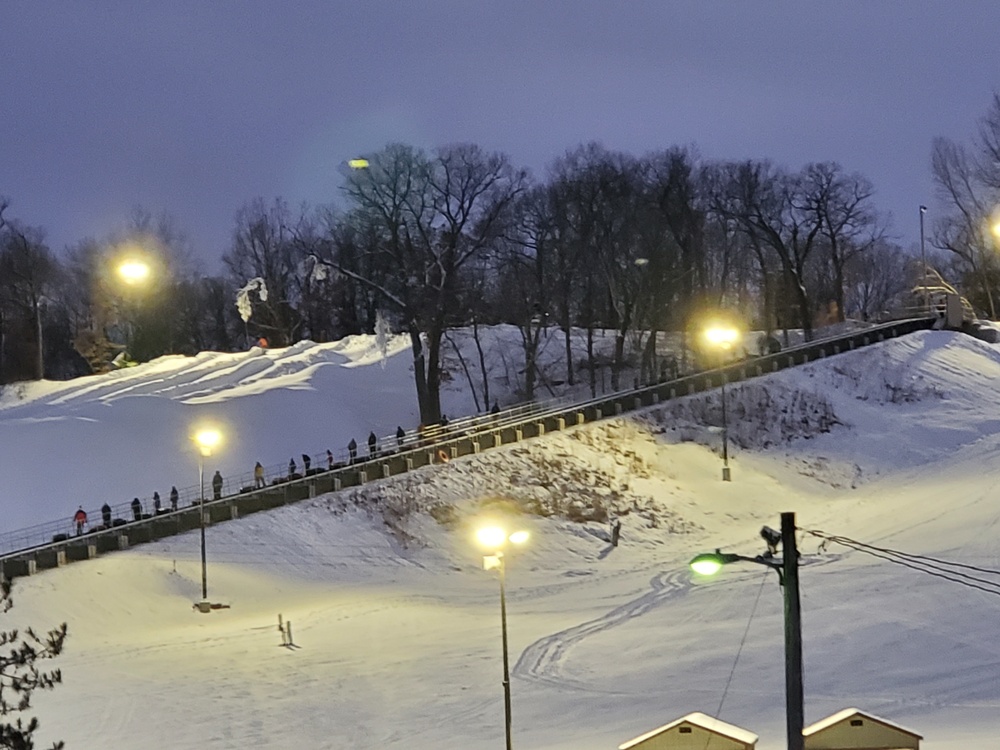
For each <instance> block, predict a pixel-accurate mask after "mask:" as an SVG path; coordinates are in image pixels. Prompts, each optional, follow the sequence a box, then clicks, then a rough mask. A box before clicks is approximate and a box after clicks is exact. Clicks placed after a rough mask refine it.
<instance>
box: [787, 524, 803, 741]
mask: <svg viewBox="0 0 1000 750" xmlns="http://www.w3.org/2000/svg"><path fill="white" fill-rule="evenodd" d="M781 548H782V551H783V552H782V554H783V558H782V576H781V585H782V588H783V589H784V595H785V723H786V726H787V731H788V750H804V744H805V743H804V739H803V737H802V729H803V727H804V724H805V711H804V709H803V698H802V609H801V607H800V605H799V550H798V545H797V543H796V541H795V514H794V513H782V514H781Z"/></svg>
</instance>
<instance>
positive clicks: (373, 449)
mask: <svg viewBox="0 0 1000 750" xmlns="http://www.w3.org/2000/svg"><path fill="white" fill-rule="evenodd" d="M376 453H378V438H377V437H375V433H374V432H369V433H368V457H369V458H375V454H376Z"/></svg>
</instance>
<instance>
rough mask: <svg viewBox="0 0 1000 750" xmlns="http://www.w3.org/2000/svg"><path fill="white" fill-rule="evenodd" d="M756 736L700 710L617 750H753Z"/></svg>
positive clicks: (633, 740)
mask: <svg viewBox="0 0 1000 750" xmlns="http://www.w3.org/2000/svg"><path fill="white" fill-rule="evenodd" d="M756 746H757V735H756V734H754V733H753V732H751V731H749V730H747V729H743V728H742V727H737V726H734V725H732V724H727V723H726V722H724V721H722V720H721V719H714V718H712V717H711V716H708V715H706V714H703V713H701V712H699V711H695V712H694V713H691V714H688V715H687V716H682V717H681V718H679V719H676V720H675V721H672V722H670V723H669V724H664V725H663V726H662V727H659V728H658V729H654V730H653V731H651V732H646V733H645V734H643V735H641V736H639V737H636V738H635V739H632V740H629V741H628V742H625V743H623V744H621V745H619V746H618V750H754V748H755V747H756Z"/></svg>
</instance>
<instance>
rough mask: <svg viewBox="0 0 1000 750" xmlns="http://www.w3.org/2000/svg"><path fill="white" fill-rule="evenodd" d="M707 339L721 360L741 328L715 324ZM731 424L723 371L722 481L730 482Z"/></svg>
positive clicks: (709, 330) (730, 348) (734, 342)
mask: <svg viewBox="0 0 1000 750" xmlns="http://www.w3.org/2000/svg"><path fill="white" fill-rule="evenodd" d="M704 335H705V341H706V342H707V343H708V345H709V346H710V347H712V348H713V349H716V350H717V351H718V352H719V361H720V364H721V362H722V358H723V356H724V355H725V353H726V352H728V351H731V350H732V348H733V347H734V346H735V345H736V343H737V342H738V341H739V340H740V332H739V329H738V328H736V327H734V326H729V325H722V324H713V325H711V326H709V327H708V328H706V329H705V333H704ZM731 480H732V476H731V474H730V472H729V425H728V423H727V421H726V373H724V372H723V373H722V481H723V482H729V481H731Z"/></svg>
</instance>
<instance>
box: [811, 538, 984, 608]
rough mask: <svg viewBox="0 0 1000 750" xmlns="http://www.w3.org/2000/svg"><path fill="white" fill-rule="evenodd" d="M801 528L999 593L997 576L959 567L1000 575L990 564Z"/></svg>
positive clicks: (925, 571)
mask: <svg viewBox="0 0 1000 750" xmlns="http://www.w3.org/2000/svg"><path fill="white" fill-rule="evenodd" d="M801 531H803V532H804V533H806V534H810V535H812V536H814V537H817V538H819V539H822V540H823V543H824V544H826V543H827V542H833V543H835V544H840V545H843V546H845V547H848V548H850V549H853V550H855V551H857V552H863V553H865V554H867V555H871V556H872V557H877V558H879V559H881V560H885V561H886V562H891V563H894V564H896V565H902V566H903V567H905V568H910V569H911V570H916V571H918V572H920V573H926V574H927V575H930V576H934V577H935V578H941V579H944V580H946V581H949V582H950V583H957V584H960V585H962V586H967V587H969V588H972V589H977V590H979V591H983V592H985V593H987V594H994V595H996V596H1000V580H990V579H988V578H981V577H979V576H975V575H971V574H969V573H963V572H961V571H962V570H970V571H974V572H976V573H980V574H982V575H986V576H998V577H1000V570H992V569H990V568H983V567H979V566H977V565H968V564H965V563H959V562H953V561H950V560H942V559H940V558H936V557H929V556H927V555H916V554H912V553H908V552H900V551H899V550H894V549H890V548H888V547H878V546H875V545H873V544H867V543H865V542H859V541H858V540H856V539H851V538H850V537H846V536H838V535H833V534H827V533H826V532H823V531H818V530H813V529H801Z"/></svg>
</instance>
